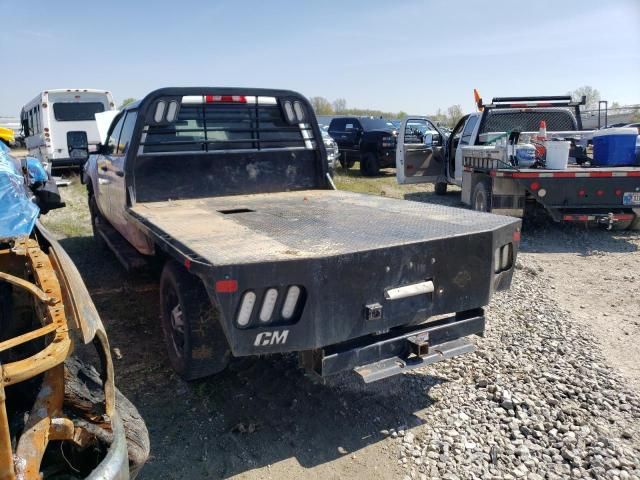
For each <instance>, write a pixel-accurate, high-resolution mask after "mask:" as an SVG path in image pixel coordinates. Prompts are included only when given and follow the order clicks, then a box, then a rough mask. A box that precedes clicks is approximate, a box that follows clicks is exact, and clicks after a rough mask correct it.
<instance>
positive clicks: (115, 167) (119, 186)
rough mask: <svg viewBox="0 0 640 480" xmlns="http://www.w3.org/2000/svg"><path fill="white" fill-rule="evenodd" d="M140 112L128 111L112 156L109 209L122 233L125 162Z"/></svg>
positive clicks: (125, 195) (123, 226) (124, 206)
mask: <svg viewBox="0 0 640 480" xmlns="http://www.w3.org/2000/svg"><path fill="white" fill-rule="evenodd" d="M137 117H138V112H137V111H136V110H130V111H127V114H126V117H125V119H124V123H123V125H122V131H121V132H120V136H119V140H118V144H117V147H116V151H115V153H114V154H113V155H112V156H111V169H112V172H110V177H109V178H110V182H111V183H110V184H109V209H110V211H111V223H112V224H113V226H114V227H116V229H117V230H119V231H120V232H121V233H122V232H123V231H124V230H125V227H126V226H127V222H126V220H125V217H124V212H125V209H126V207H127V193H126V185H125V179H124V162H125V157H126V155H127V151H128V149H129V145H130V144H131V138H132V136H133V128H134V127H135V124H136V118H137Z"/></svg>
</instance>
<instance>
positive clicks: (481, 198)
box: [471, 179, 491, 212]
mask: <svg viewBox="0 0 640 480" xmlns="http://www.w3.org/2000/svg"><path fill="white" fill-rule="evenodd" d="M471 198H472V206H473V209H474V210H475V211H477V212H490V211H491V188H490V187H489V182H488V181H487V180H485V179H482V180H479V181H478V183H476V186H475V187H473V195H472V197H471Z"/></svg>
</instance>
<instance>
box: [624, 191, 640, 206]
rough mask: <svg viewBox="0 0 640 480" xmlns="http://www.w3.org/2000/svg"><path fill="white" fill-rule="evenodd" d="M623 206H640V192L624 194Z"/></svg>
mask: <svg viewBox="0 0 640 480" xmlns="http://www.w3.org/2000/svg"><path fill="white" fill-rule="evenodd" d="M622 204H623V205H640V192H624V195H623V196H622Z"/></svg>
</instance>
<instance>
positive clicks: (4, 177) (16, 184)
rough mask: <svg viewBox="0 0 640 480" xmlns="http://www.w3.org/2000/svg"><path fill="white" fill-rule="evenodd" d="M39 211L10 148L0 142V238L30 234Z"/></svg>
mask: <svg viewBox="0 0 640 480" xmlns="http://www.w3.org/2000/svg"><path fill="white" fill-rule="evenodd" d="M39 213H40V209H39V208H38V207H37V205H36V204H35V203H33V202H32V201H31V199H30V196H29V192H28V191H27V187H26V186H25V184H24V178H23V177H22V175H21V174H20V170H19V169H18V168H17V166H16V164H15V162H14V159H13V158H12V157H11V156H10V155H9V149H8V148H7V147H6V146H5V145H4V144H3V143H2V142H0V239H9V238H16V237H20V236H23V235H29V234H30V233H31V230H33V225H34V224H35V222H36V219H37V218H38V214H39Z"/></svg>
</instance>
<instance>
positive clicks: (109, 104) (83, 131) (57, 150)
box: [20, 88, 115, 168]
mask: <svg viewBox="0 0 640 480" xmlns="http://www.w3.org/2000/svg"><path fill="white" fill-rule="evenodd" d="M114 108H115V105H114V103H113V97H112V96H111V93H110V92H108V91H106V90H94V89H89V88H80V89H72V88H67V89H57V90H45V91H44V92H41V93H39V94H38V96H37V97H36V98H34V99H33V100H31V101H30V102H29V103H27V104H26V105H25V106H24V107H22V112H21V113H20V123H21V125H22V131H23V133H24V137H25V143H26V147H27V149H28V150H29V155H31V156H34V157H36V158H38V159H39V160H40V161H41V162H42V163H43V164H45V165H48V166H51V167H53V168H56V167H69V166H80V165H82V164H83V163H84V162H85V160H86V159H87V157H88V152H89V151H93V150H95V146H96V145H97V144H98V143H100V137H99V135H98V128H97V125H96V118H95V114H96V113H100V112H104V111H107V110H113V109H114Z"/></svg>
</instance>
